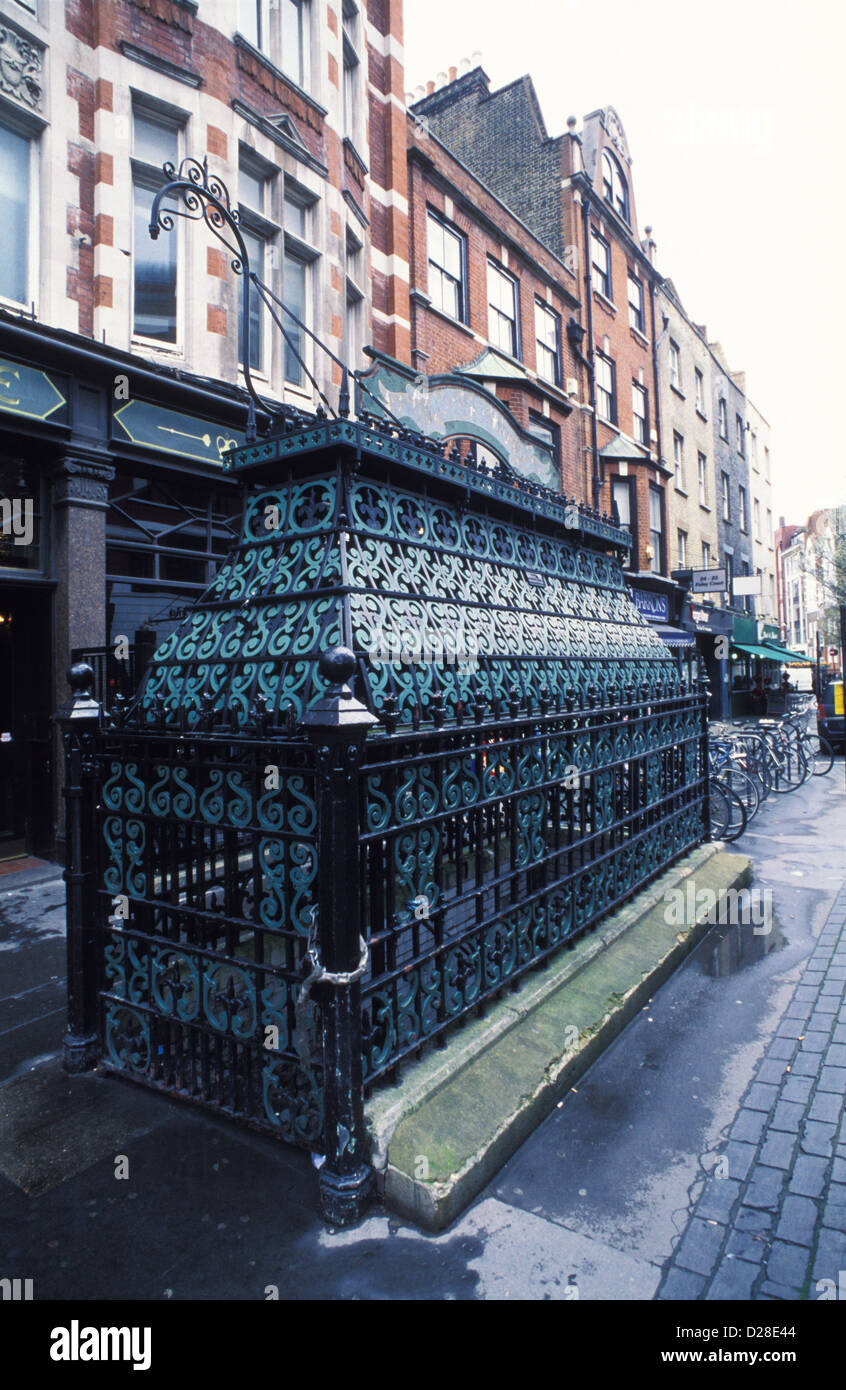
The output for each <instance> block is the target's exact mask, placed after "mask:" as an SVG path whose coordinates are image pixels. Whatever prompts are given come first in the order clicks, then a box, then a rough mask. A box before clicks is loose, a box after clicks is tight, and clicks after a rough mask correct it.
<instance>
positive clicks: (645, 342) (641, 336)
mask: <svg viewBox="0 0 846 1390" xmlns="http://www.w3.org/2000/svg"><path fill="white" fill-rule="evenodd" d="M629 332H630V333H631V335H632V337H633V338H634V340H635V342H636V343H640V345H641V347H645V348H648V347H649V339H648V338H647V336H646V334H645V333H641V331H640V329H639V328H634V327H633V326H632V324H629Z"/></svg>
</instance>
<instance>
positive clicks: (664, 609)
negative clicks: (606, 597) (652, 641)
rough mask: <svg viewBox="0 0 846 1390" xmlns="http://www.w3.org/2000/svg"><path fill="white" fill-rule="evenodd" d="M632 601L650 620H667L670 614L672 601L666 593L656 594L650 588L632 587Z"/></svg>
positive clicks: (654, 621) (659, 621)
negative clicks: (670, 601)
mask: <svg viewBox="0 0 846 1390" xmlns="http://www.w3.org/2000/svg"><path fill="white" fill-rule="evenodd" d="M629 593H630V594H631V599H632V602H633V603H634V606H635V608H637V609H639V610H640V612H641V613H642V614H643V616H644V618H648V619H649V621H650V622H653V623H661V622H664V623H665V622H667V620H668V619H669V616H670V603H669V599H668V598H667V595H666V594H656V593H654V592H652V591H650V590H649V589H630V590H629Z"/></svg>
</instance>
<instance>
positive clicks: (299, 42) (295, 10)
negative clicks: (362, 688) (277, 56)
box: [281, 0, 305, 87]
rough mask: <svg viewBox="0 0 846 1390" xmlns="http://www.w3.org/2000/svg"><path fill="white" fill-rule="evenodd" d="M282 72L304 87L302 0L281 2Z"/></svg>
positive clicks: (303, 15)
mask: <svg viewBox="0 0 846 1390" xmlns="http://www.w3.org/2000/svg"><path fill="white" fill-rule="evenodd" d="M281 8H282V71H283V72H284V73H287V75H288V76H289V77H291V78H293V80H294V81H295V82H296V84H297V86H298V87H302V85H303V78H304V75H305V74H304V71H303V69H304V61H303V59H304V47H305V45H304V29H305V22H304V21H305V13H304V7H303V5H302V4H301V3H300V0H281Z"/></svg>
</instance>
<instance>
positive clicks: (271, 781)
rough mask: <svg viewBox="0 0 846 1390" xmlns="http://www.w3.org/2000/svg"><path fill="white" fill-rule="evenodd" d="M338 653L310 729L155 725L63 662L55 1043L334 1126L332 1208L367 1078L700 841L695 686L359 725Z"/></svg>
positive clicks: (175, 1087) (701, 742) (309, 1134)
mask: <svg viewBox="0 0 846 1390" xmlns="http://www.w3.org/2000/svg"><path fill="white" fill-rule="evenodd" d="M333 659H334V660H335V665H336V669H335V677H336V683H335V685H334V686H332V685H330V689H329V693H328V695H327V698H326V702H325V703H326V705H327V709H326V710H323V711H322V712H321V711H318V712H317V716H316V718H314V719H312V720H311V721H310V727H309V728H308V730H307V736H306V737H303V731H302V729H301V730H300V731H299V733H298V734H295V733H293V732H292V731H289V730H285V729H282V728H279V729H273V730H269V729H267V728H266V727H265V728H264V729H262V727H261V726H262V723H263V722H264V723H265V725H266V722H267V721H266V716H262V715H261V714H259V713H257V712H254V715H255V723H256V725H257V727H258V733H257V734H254V735H251V736H249V737H248V736H245V735H244V733H243V732H242V731H240V730H238V729H236V728H235V727H230V726H228V725H227V723H226V720H225V716H222V715H216V714H213V713H212V712H211V711H207V712H206V715H205V716H204V718H203V719H202V721H201V722H200V723H199V724H198V725H196V726H195V727H194V728H191V729H189V728H187V727H186V726H185V721H183V727H182V728H181V729H174V728H173V727H172V726H168V725H166V724H165V723H164V722H163V721H161V722H159V721H153V722H151V717H150V713H149V711H148V712H147V713H146V714H145V715H144V716H143V723H142V720H141V717H140V716H139V713H138V712H137V711H135V712H134V713H132V714H131V715H129V717H127V715H126V712H125V710H124V707H123V706H124V702H123V701H122V700H121V699H120V698H118V699H117V700H116V701H114V702H113V714H112V716H110V717H105V716H104V715H103V714H102V712H101V711H100V710H99V708H98V705H97V702H96V701H94V700H93V699H92V698H91V696H90V694H89V691H90V671H89V670H88V668H85V667H79V668H76V670H75V675H74V681H75V686H76V695H75V700H74V701H73V702H72V703H71V705H70V706H69V707H68V708H67V709H66V711H65V716H64V721H63V723H64V733H65V739H66V744H67V749H68V772H69V776H68V787H67V796H68V799H69V808H70V810H69V841H68V846H69V863H68V873H69V884H70V886H71V894H70V898H71V903H70V908H69V950H70V953H71V955H70V959H71V967H70V999H71V1010H70V1012H71V1023H70V1033H69V1041H68V1046H67V1048H66V1064H67V1065H68V1066H69V1067H70V1068H71V1069H73V1068H75V1067H82V1066H87V1065H91V1061H92V1059H99V1060H100V1061H101V1064H102V1065H103V1067H104V1068H105V1069H106V1070H109V1071H112V1072H115V1073H119V1074H123V1075H126V1076H129V1077H132V1078H133V1079H135V1080H141V1081H143V1082H144V1083H145V1084H147V1085H150V1086H153V1087H155V1088H157V1089H161V1090H163V1091H166V1092H167V1093H168V1094H171V1095H176V1096H180V1097H183V1098H185V1099H189V1100H193V1101H196V1102H198V1103H201V1104H204V1105H208V1106H211V1107H213V1108H214V1109H216V1110H218V1111H219V1112H221V1113H224V1114H226V1115H228V1116H231V1117H233V1118H236V1119H239V1120H241V1121H242V1122H244V1123H247V1124H249V1125H251V1126H254V1127H257V1128H260V1129H263V1130H265V1131H266V1132H269V1133H271V1134H274V1135H276V1136H278V1137H280V1138H282V1139H285V1140H287V1141H289V1142H292V1143H295V1144H300V1145H303V1146H306V1147H308V1148H310V1149H313V1150H320V1151H322V1152H326V1151H329V1152H330V1153H331V1152H334V1153H335V1156H336V1160H338V1149H339V1144H338V1142H337V1135H338V1133H342V1134H343V1135H344V1136H346V1138H345V1139H344V1143H343V1145H342V1146H341V1160H340V1161H336V1164H335V1166H334V1168H332V1169H330V1172H329V1174H328V1175H327V1181H329V1182H331V1179H332V1175H333V1173H334V1175H335V1178H336V1179H337V1181H336V1187H335V1189H334V1190H331V1191H330V1192H329V1194H328V1196H327V1190H326V1187H325V1185H324V1207H325V1209H326V1211H327V1214H328V1215H329V1216H330V1217H331V1219H333V1220H345V1219H350V1215H349V1213H350V1210H354V1211H356V1212H357V1210H358V1209H359V1205H360V1190H357V1192H356V1195H355V1197H354V1199H353V1198H351V1197H350V1193H351V1192H352V1191H353V1188H354V1185H355V1184H354V1182H353V1181H352V1179H353V1178H354V1179H355V1181H356V1182H358V1183H359V1187H360V1188H361V1186H362V1184H363V1178H362V1172H363V1171H364V1169H365V1168H366V1163H365V1161H364V1160H365V1155H363V1154H362V1152H361V1144H362V1134H363V1126H362V1104H363V1101H362V1097H363V1094H364V1091H365V1088H369V1087H371V1086H375V1085H378V1084H380V1083H381V1082H383V1081H384V1080H386V1079H396V1077H397V1075H398V1073H399V1069H400V1067H401V1065H402V1064H403V1063H405V1062H407V1061H408V1060H409V1059H411V1058H413V1057H415V1056H419V1055H420V1053H421V1050H422V1049H423V1047H424V1045H425V1044H427V1043H429V1042H431V1041H433V1040H441V1041H442V1040H443V1039H444V1037H445V1035H446V1033H447V1031H448V1030H449V1029H451V1028H452V1027H454V1026H455V1025H457V1024H459V1023H460V1022H461V1020H462V1019H463V1018H464V1017H466V1016H467V1015H468V1014H478V1013H479V1012H480V1011H482V1010H483V1009H484V1007H485V1005H486V1004H487V1003H488V1002H489V1001H490V1000H491V999H493V998H496V997H498V996H499V995H500V994H501V993H502V991H503V990H504V989H506V988H508V987H513V986H515V985H516V984H517V983H518V982H519V980H520V978H521V977H522V976H523V975H524V974H525V973H526V972H527V971H528V970H530V969H531V968H533V967H535V966H537V965H540V964H542V963H543V962H545V961H546V960H547V959H548V958H549V957H550V956H551V955H553V954H554V952H556V951H557V950H559V949H561V948H562V947H564V946H566V945H568V944H569V943H571V942H572V941H574V940H575V939H576V938H577V937H578V936H579V935H580V934H582V933H584V932H585V931H588V930H589V929H590V928H592V927H593V926H595V925H596V923H597V922H598V921H599V920H600V919H601V918H602V917H603V916H604V915H606V914H607V913H608V912H610V911H612V910H613V909H614V908H615V907H616V906H618V905H619V904H620V903H622V902H623V901H625V900H626V899H627V898H628V897H630V896H631V894H632V893H633V892H635V891H636V890H637V889H638V888H639V887H640V886H642V885H643V884H645V883H647V882H648V881H649V880H650V879H651V878H653V877H654V876H655V875H656V874H658V873H660V872H662V871H663V869H664V868H666V866H667V865H668V864H669V863H671V862H672V861H673V860H674V859H676V858H678V857H679V856H681V855H682V854H684V853H685V852H686V851H687V850H688V849H690V848H691V847H692V846H694V845H695V844H697V843H699V842H700V841H701V840H702V839H703V838H704V837H705V835H706V833H707V831H706V821H705V816H704V812H703V808H704V805H705V804H706V795H707V757H706V715H705V710H706V702H705V693H704V690H703V689H699V690H695V691H690V690H688V689H685V688H683V687H682V686H681V685H676V686H674V687H670V686H663V687H658V686H650V685H643V686H641V687H640V688H639V689H637V690H636V689H634V688H632V687H628V688H625V687H623V688H621V689H620V691H619V699H617V700H614V701H612V702H610V703H609V702H608V700H607V698H606V701H605V702H604V703H603V704H599V702H598V699H597V697H596V696H595V695H593V696H591V698H590V702H589V705H588V707H587V708H578V709H577V708H573V707H572V706H573V702H572V700H571V699H564V700H562V699H560V698H558V699H557V700H556V701H555V702H554V704H552V702H549V701H546V700H541V701H540V702H539V703H538V705H537V707H536V708H531V707H529V708H526V707H525V704H524V705H523V707H522V708H521V707H520V701H519V700H518V698H517V697H515V699H514V700H513V701H511V702H510V704H509V705H508V706H507V707H505V708H499V709H496V710H494V709H490V708H489V709H485V707H484V702H480V703H479V704H478V705H477V707H476V708H474V709H472V710H468V711H467V713H466V715H465V716H463V717H461V718H459V719H458V720H454V721H452V722H451V723H450V725H449V726H446V725H445V724H444V723H443V722H442V721H436V722H435V723H434V725H433V726H432V727H430V728H428V729H426V730H422V731H421V730H417V731H409V730H406V731H403V732H397V731H392V729H391V726H392V724H393V720H392V718H391V716H390V714H388V715H387V716H385V717H384V718H383V723H382V728H381V729H380V730H377V731H375V732H372V733H371V734H370V736H369V738H366V734H367V725H368V723H369V722H373V721H372V719H371V717H370V716H369V715H367V713H366V711H364V710H363V707H361V706H357V702H355V701H354V700H352V699H351V697H350V691H349V688H348V687H347V686H346V685H345V684H344V682H345V680H346V679H347V677H348V675H349V671H350V669H351V661H352V658H350V659H349V660H350V665H349V666H345V665H344V662H343V660H342V659H341V658H340V655H339V654H337V653H336V654H335V655H334V657H330V664H331V661H332V660H333ZM339 660H340V666H339V665H338V662H339ZM342 668H343V669H342ZM327 669H328V668H327ZM339 671H340V675H339V674H338V673H339ZM351 709H352V712H353V714H355V713H356V711H357V714H358V719H359V721H360V722H358V723H352V724H350V723H347V724H344V721H343V720H336V721H335V722H334V723H333V722H332V720H331V718H330V716H331V714H332V711H333V710H334V712H335V713H336V714H337V713H338V712H339V711H341V712H344V711H345V712H346V713H347V714H349V713H350V710H351ZM327 1050H328V1051H327ZM339 1117H340V1118H339ZM350 1136H353V1137H352V1138H351V1137H350ZM356 1136H357V1143H358V1146H359V1147H358V1150H356V1148H355V1143H356ZM351 1143H352V1148H350V1147H349V1146H350V1144H351ZM344 1154H346V1161H345V1162H344V1161H342V1160H343V1155H344ZM351 1174H352V1178H351Z"/></svg>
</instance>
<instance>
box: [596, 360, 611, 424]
mask: <svg viewBox="0 0 846 1390" xmlns="http://www.w3.org/2000/svg"><path fill="white" fill-rule="evenodd" d="M595 356H596V368H595V375H596V413H597V415H599V416H600V417H601V418H602V419H603V420H609V421H610V422H611V424H612V425H613V424H614V423H615V422H616V401H615V399H614V394H615V393H614V363H613V362H612V361H611V360H610V358H608V357H603V355H602V353H601V352H597V353H596V355H595Z"/></svg>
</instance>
